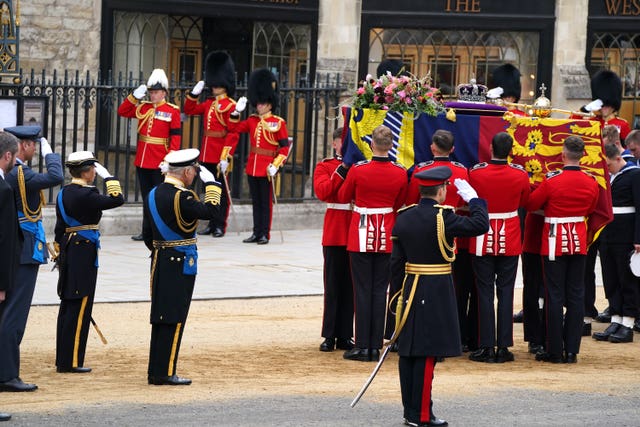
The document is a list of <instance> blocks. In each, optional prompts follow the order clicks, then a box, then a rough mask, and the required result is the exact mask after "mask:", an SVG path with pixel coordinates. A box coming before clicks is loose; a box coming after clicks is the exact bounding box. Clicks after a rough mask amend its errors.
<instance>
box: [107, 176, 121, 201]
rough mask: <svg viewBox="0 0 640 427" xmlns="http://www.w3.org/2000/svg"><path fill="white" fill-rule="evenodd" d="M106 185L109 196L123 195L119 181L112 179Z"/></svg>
mask: <svg viewBox="0 0 640 427" xmlns="http://www.w3.org/2000/svg"><path fill="white" fill-rule="evenodd" d="M105 184H106V185H107V194H109V195H110V196H111V197H118V196H119V195H121V194H122V187H120V181H118V180H117V179H110V180H109V181H107V182H106V183H105Z"/></svg>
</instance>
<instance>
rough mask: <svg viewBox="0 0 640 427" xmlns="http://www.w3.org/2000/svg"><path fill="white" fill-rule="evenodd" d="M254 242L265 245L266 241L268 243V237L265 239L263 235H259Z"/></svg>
mask: <svg viewBox="0 0 640 427" xmlns="http://www.w3.org/2000/svg"><path fill="white" fill-rule="evenodd" d="M256 243H257V244H259V245H266V244H267V243H269V239H267V238H266V237H265V236H260V237H258V241H257V242H256Z"/></svg>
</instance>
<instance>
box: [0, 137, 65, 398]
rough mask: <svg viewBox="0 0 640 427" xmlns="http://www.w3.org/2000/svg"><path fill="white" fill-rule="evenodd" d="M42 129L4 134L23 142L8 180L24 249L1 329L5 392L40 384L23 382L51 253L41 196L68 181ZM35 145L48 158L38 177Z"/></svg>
mask: <svg viewBox="0 0 640 427" xmlns="http://www.w3.org/2000/svg"><path fill="white" fill-rule="evenodd" d="M40 131H41V128H40V126H14V127H10V128H5V132H9V133H11V134H12V135H15V136H16V137H17V138H19V139H20V143H19V144H18V154H17V155H16V163H15V166H14V167H13V169H12V170H11V172H10V173H9V174H8V176H7V183H8V184H9V185H11V187H12V188H13V190H14V194H15V198H16V209H17V212H18V218H19V222H20V228H21V229H22V234H23V235H24V245H23V246H22V252H21V254H20V266H19V267H18V272H17V275H16V284H15V286H14V287H13V288H12V289H11V291H10V298H9V300H8V301H7V305H6V307H5V309H4V313H3V315H2V321H1V323H2V326H1V327H0V348H2V349H3V351H2V352H0V390H5V391H33V390H35V389H37V388H38V387H37V386H36V385H35V384H26V383H24V382H23V381H22V380H21V379H20V375H19V374H20V343H21V342H22V337H23V335H24V331H25V327H26V325H27V318H28V316H29V309H30V308H31V299H32V298H33V291H34V289H35V287H36V279H37V278H38V269H39V267H40V264H46V262H47V258H48V257H47V247H46V241H45V233H44V227H43V225H42V207H43V206H44V203H45V199H44V194H43V192H42V190H44V189H45V188H51V187H55V186H57V185H60V184H62V183H63V181H64V174H63V172H62V162H61V161H60V155H59V154H56V153H53V152H52V150H51V146H50V145H49V142H47V140H46V139H45V138H44V137H43V138H40ZM36 141H39V144H40V153H41V154H42V157H43V158H44V161H45V164H46V168H47V172H46V173H38V172H36V171H34V170H33V169H31V168H30V167H29V165H28V163H30V162H31V160H32V159H33V157H34V154H35V152H36Z"/></svg>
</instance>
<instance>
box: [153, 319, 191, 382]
mask: <svg viewBox="0 0 640 427" xmlns="http://www.w3.org/2000/svg"><path fill="white" fill-rule="evenodd" d="M183 333H184V323H178V324H163V323H152V324H151V345H150V346H149V368H148V370H147V373H148V375H149V376H150V377H170V376H171V375H175V374H176V367H177V366H178V355H179V353H180V344H181V343H182V334H183Z"/></svg>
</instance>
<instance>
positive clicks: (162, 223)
mask: <svg viewBox="0 0 640 427" xmlns="http://www.w3.org/2000/svg"><path fill="white" fill-rule="evenodd" d="M220 193H221V188H220V185H219V184H218V183H215V184H214V183H205V201H204V202H201V201H200V200H199V199H198V197H197V195H196V194H195V193H194V192H193V191H191V190H188V189H186V188H184V187H183V185H182V182H180V181H179V180H177V179H175V178H173V177H172V176H167V177H165V182H163V183H162V184H160V185H159V186H157V187H156V188H155V189H153V190H152V191H151V192H150V193H149V195H148V198H147V200H146V201H145V204H144V221H143V227H142V235H143V237H144V242H145V245H146V246H147V248H149V250H151V251H152V258H151V278H150V292H151V315H150V322H151V342H150V346H149V365H148V371H147V372H148V375H149V376H150V377H168V376H172V375H175V374H176V367H177V363H178V356H179V353H180V344H181V341H182V334H183V332H184V326H185V323H186V321H187V316H188V314H189V307H190V305H191V297H192V294H193V287H194V283H195V278H196V273H197V258H198V253H197V248H196V244H195V243H196V239H195V230H196V228H197V226H198V221H197V220H198V219H205V220H210V219H211V218H213V217H214V216H215V215H217V214H218V210H219V206H220Z"/></svg>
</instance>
